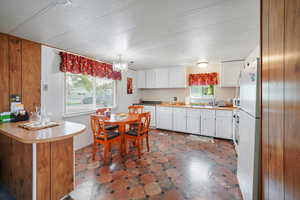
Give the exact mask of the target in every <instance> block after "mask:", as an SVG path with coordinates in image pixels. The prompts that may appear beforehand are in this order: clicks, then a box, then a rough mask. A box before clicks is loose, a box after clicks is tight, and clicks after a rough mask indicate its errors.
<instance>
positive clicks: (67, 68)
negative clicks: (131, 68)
mask: <svg viewBox="0 0 300 200" xmlns="http://www.w3.org/2000/svg"><path fill="white" fill-rule="evenodd" d="M59 55H60V57H61V64H60V71H62V72H70V73H73V74H84V75H91V76H97V77H100V78H108V79H113V80H121V79H122V75H121V72H117V71H113V68H112V65H111V64H107V63H102V62H98V61H95V60H91V59H88V58H85V57H82V56H77V55H73V54H70V53H67V52H60V53H59Z"/></svg>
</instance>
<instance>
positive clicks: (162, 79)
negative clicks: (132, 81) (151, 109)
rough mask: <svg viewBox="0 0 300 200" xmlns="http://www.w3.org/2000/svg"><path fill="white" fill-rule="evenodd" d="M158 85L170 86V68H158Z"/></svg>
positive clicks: (160, 86)
mask: <svg viewBox="0 0 300 200" xmlns="http://www.w3.org/2000/svg"><path fill="white" fill-rule="evenodd" d="M155 73H156V87H157V88H168V87H169V70H168V69H156V70H155Z"/></svg>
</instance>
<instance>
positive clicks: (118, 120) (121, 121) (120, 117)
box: [93, 113, 139, 154]
mask: <svg viewBox="0 0 300 200" xmlns="http://www.w3.org/2000/svg"><path fill="white" fill-rule="evenodd" d="M93 115H94V116H99V117H100V116H101V117H102V119H103V121H104V123H105V125H118V126H119V133H120V135H121V137H122V150H121V151H122V152H121V153H122V154H124V153H125V145H124V143H125V142H124V134H125V132H126V125H127V124H128V125H130V124H133V123H136V122H137V121H138V116H139V115H138V114H134V113H115V114H114V113H112V114H111V116H110V117H103V115H97V114H93Z"/></svg>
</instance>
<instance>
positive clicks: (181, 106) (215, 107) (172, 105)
mask: <svg viewBox="0 0 300 200" xmlns="http://www.w3.org/2000/svg"><path fill="white" fill-rule="evenodd" d="M157 106H162V107H173V108H194V109H209V110H231V111H232V110H235V109H237V108H236V107H232V106H231V107H217V106H192V105H186V104H166V103H163V104H159V105H157Z"/></svg>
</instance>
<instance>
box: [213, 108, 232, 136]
mask: <svg viewBox="0 0 300 200" xmlns="http://www.w3.org/2000/svg"><path fill="white" fill-rule="evenodd" d="M232 134H233V130H232V111H224V110H222V111H221V110H220V111H216V137H218V138H224V139H232Z"/></svg>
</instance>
